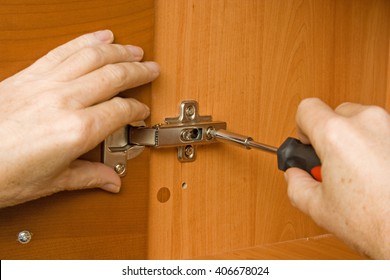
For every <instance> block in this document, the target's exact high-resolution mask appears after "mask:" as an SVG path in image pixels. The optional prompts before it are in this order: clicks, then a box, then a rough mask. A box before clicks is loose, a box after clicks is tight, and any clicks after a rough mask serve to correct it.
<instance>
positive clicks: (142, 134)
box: [103, 100, 226, 176]
mask: <svg viewBox="0 0 390 280" xmlns="http://www.w3.org/2000/svg"><path fill="white" fill-rule="evenodd" d="M220 129H226V122H213V121H212V117H211V116H200V115H199V106H198V102H196V101H194V100H187V101H183V102H182V103H181V105H180V109H179V116H177V117H174V118H166V119H165V123H164V124H158V125H155V126H153V127H145V123H143V122H142V123H139V124H133V125H128V126H125V127H123V128H121V129H119V130H118V131H116V132H115V133H113V134H112V135H110V136H109V137H108V138H107V139H106V140H105V141H104V149H103V162H104V163H105V164H107V165H109V166H111V167H112V168H114V170H115V171H116V172H117V173H118V174H119V175H120V176H124V175H126V171H127V160H129V159H132V158H135V157H136V156H138V155H139V154H141V153H142V151H143V150H144V149H145V147H146V146H147V147H153V148H171V147H176V148H177V158H178V159H179V161H181V162H191V161H194V160H195V159H196V145H204V144H212V143H216V142H217V140H216V139H215V137H213V135H212V132H213V131H216V130H220Z"/></svg>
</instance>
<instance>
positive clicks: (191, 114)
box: [185, 105, 195, 119]
mask: <svg viewBox="0 0 390 280" xmlns="http://www.w3.org/2000/svg"><path fill="white" fill-rule="evenodd" d="M185 113H186V116H187V118H189V119H193V118H194V117H195V106H194V105H188V106H187V108H186V110H185Z"/></svg>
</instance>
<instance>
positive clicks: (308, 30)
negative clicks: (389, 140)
mask: <svg viewBox="0 0 390 280" xmlns="http://www.w3.org/2000/svg"><path fill="white" fill-rule="evenodd" d="M389 8H390V4H389V2H388V1H385V0H383V1H368V0H367V1H364V0H359V1H355V0H350V1H336V0H322V1H318V0H299V1H294V0H291V1H284V0H265V1H258V0H252V1H250V0H248V1H239V0H226V1H225V0H216V1H208V0H196V1H195V0H193V1H180V0H175V1H173V0H160V1H157V2H156V27H155V34H156V35H155V59H156V60H157V61H158V62H159V63H160V64H161V69H162V75H161V77H160V78H159V79H158V81H157V82H156V83H154V85H153V87H152V92H153V94H152V112H153V116H152V121H153V123H158V122H161V121H162V120H163V119H164V118H165V117H167V116H175V115H177V106H178V104H179V103H180V101H181V100H184V99H196V100H197V101H198V102H199V104H200V111H201V113H202V114H211V115H212V116H213V117H214V120H221V121H226V122H227V123H228V129H230V130H232V131H235V132H237V133H241V134H248V135H251V136H253V137H254V138H255V139H258V140H259V141H261V142H265V143H268V144H271V145H275V146H278V145H280V143H281V142H282V141H283V140H284V139H285V138H286V137H287V136H289V135H294V132H295V120H294V115H295V111H296V107H297V105H298V103H299V102H300V101H301V100H302V99H303V98H306V97H310V96H318V97H321V98H322V99H324V100H325V101H326V102H329V103H330V104H331V105H332V106H336V105H337V104H339V103H340V102H343V101H355V102H362V103H365V104H377V105H382V106H384V104H385V99H386V75H387V61H388V50H389V27H390V25H389V21H390V10H389ZM183 182H186V183H187V185H188V188H187V189H182V188H181V186H182V183H183ZM150 188H151V192H150V208H149V211H150V217H149V231H150V232H149V257H150V258H193V257H196V256H207V255H214V254H219V253H221V252H229V251H235V250H238V249H242V248H248V247H256V246H261V245H263V244H272V243H278V242H283V241H288V240H295V239H300V238H306V237H309V236H316V235H319V234H323V233H324V230H323V229H320V228H318V227H317V226H316V225H315V224H314V223H313V222H312V221H311V220H310V219H309V218H308V217H306V216H304V215H303V214H301V213H300V212H299V211H298V210H296V209H294V208H293V207H292V206H291V205H290V203H289V200H288V198H287V195H286V185H285V183H284V180H283V174H282V173H281V172H279V171H278V170H277V168H276V158H275V157H274V156H273V155H270V154H265V153H260V152H256V151H245V150H241V149H239V148H236V147H228V146H224V145H222V144H220V145H218V146H212V147H211V146H208V147H201V148H200V149H199V153H198V159H197V160H196V162H195V163H186V164H181V163H179V162H178V161H177V159H176V154H175V151H174V150H173V149H171V150H158V151H153V153H152V155H151V187H150ZM161 188H168V189H169V191H170V199H169V200H168V201H167V202H165V203H161V202H159V201H158V199H157V193H158V191H159V190H160V189H161ZM291 257H294V255H293V254H292V255H291Z"/></svg>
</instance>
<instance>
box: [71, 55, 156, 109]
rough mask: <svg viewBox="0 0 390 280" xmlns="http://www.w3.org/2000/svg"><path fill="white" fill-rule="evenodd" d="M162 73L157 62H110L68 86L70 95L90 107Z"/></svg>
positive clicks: (147, 81)
mask: <svg viewBox="0 0 390 280" xmlns="http://www.w3.org/2000/svg"><path fill="white" fill-rule="evenodd" d="M159 73H160V70H159V66H158V64H157V63H155V62H126V63H117V64H108V65H106V66H104V67H102V68H100V69H98V70H96V71H93V72H91V73H89V74H87V75H85V76H83V77H80V78H78V79H77V80H75V81H74V83H72V85H71V86H70V87H69V88H68V92H69V95H70V97H71V98H72V99H73V100H75V101H77V102H78V103H79V104H80V105H81V106H83V107H88V106H91V105H94V104H97V103H100V102H103V101H105V100H108V99H110V98H111V97H113V96H114V95H116V94H118V93H119V92H120V91H123V90H125V89H129V88H133V87H137V86H140V85H143V84H146V83H149V82H151V81H153V80H154V79H155V78H157V77H158V75H159Z"/></svg>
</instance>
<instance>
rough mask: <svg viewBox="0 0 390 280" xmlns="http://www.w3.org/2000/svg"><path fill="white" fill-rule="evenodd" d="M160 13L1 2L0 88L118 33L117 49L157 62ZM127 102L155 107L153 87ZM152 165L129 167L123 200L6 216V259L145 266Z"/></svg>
mask: <svg viewBox="0 0 390 280" xmlns="http://www.w3.org/2000/svg"><path fill="white" fill-rule="evenodd" d="M153 7H154V2H153V0H131V1H123V0H111V1H105V0H93V1H87V0H80V1H73V0H23V1H22V0H8V1H1V4H0V80H3V79H5V78H6V77H8V76H11V75H12V74H14V73H16V72H18V71H19V70H21V69H23V68H25V67H27V66H28V65H30V64H31V63H32V62H33V61H35V60H36V59H37V58H39V57H41V56H42V55H44V54H45V53H46V52H48V51H49V50H51V49H52V48H54V47H56V46H58V45H59V44H62V43H64V42H66V41H68V40H70V39H73V38H75V37H77V36H79V35H81V34H84V33H87V32H92V31H96V30H100V29H111V30H112V31H113V32H114V34H115V42H117V43H123V44H134V45H139V46H141V47H143V49H144V51H145V59H151V58H152V50H153V27H154V8H153ZM10 94H12V93H10ZM124 94H127V95H131V96H135V97H137V98H138V99H141V100H142V101H144V102H146V103H149V100H150V86H144V87H141V88H139V89H136V90H131V91H128V92H126V93H124ZM28 141H29V139H26V142H27V143H28ZM15 148H17V147H15ZM148 159H149V153H148V152H145V153H144V154H143V155H142V156H141V157H140V158H137V159H135V160H132V161H131V162H129V172H128V175H127V177H126V178H124V179H123V187H122V190H121V192H120V193H119V194H118V195H113V194H109V193H106V192H103V191H101V190H89V191H77V192H68V193H60V194H57V195H54V196H51V197H47V198H43V199H39V200H36V201H33V202H30V203H27V204H23V205H20V206H15V207H10V208H5V209H1V210H0V259H144V258H146V257H147V225H148V223H147V220H148V182H149V172H148V170H149V169H148ZM20 161H21V163H22V162H23V159H20ZM37 168H39V167H37ZM22 230H29V231H30V232H32V233H33V238H32V241H31V242H30V243H28V244H26V245H22V244H20V243H18V242H17V241H16V238H17V234H18V232H20V231H22Z"/></svg>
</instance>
